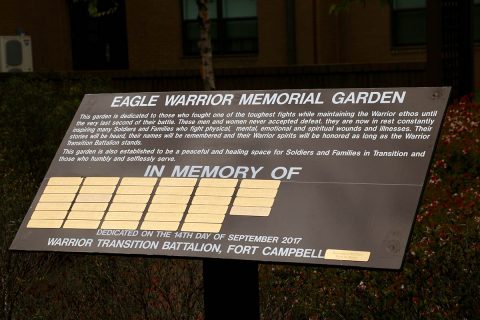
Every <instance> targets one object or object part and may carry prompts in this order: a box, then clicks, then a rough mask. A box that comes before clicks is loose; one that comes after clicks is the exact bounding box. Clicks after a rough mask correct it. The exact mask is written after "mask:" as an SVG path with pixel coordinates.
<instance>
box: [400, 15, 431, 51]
mask: <svg viewBox="0 0 480 320" xmlns="http://www.w3.org/2000/svg"><path fill="white" fill-rule="evenodd" d="M426 24H427V23H426V15H425V10H402V11H394V12H393V45H394V46H402V45H422V44H425V43H426V36H427V33H426V27H427V26H426Z"/></svg>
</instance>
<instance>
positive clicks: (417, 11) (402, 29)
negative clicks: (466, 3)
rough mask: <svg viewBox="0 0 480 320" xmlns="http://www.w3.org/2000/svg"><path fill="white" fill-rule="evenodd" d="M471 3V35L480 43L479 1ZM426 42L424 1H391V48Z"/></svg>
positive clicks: (475, 0)
mask: <svg viewBox="0 0 480 320" xmlns="http://www.w3.org/2000/svg"><path fill="white" fill-rule="evenodd" d="M473 3H474V11H473V35H474V39H475V42H480V0H474V1H473ZM426 42H427V15H426V0H393V1H392V44H393V46H394V47H400V46H415V45H425V43H426Z"/></svg>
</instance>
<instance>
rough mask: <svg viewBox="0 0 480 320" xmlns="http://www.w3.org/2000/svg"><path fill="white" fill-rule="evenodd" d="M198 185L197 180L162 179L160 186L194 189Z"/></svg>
mask: <svg viewBox="0 0 480 320" xmlns="http://www.w3.org/2000/svg"><path fill="white" fill-rule="evenodd" d="M196 183H197V179H196V178H161V179H160V183H159V184H158V185H159V186H172V187H193V186H195V184H196Z"/></svg>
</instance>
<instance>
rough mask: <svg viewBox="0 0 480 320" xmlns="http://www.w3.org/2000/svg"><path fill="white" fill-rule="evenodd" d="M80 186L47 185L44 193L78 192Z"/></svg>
mask: <svg viewBox="0 0 480 320" xmlns="http://www.w3.org/2000/svg"><path fill="white" fill-rule="evenodd" d="M78 188H79V186H46V187H45V190H44V191H43V193H44V194H45V193H77V191H78Z"/></svg>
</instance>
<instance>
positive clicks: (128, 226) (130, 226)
mask: <svg viewBox="0 0 480 320" xmlns="http://www.w3.org/2000/svg"><path fill="white" fill-rule="evenodd" d="M137 226H138V220H135V221H125V220H121V221H114V220H108V221H103V223H102V227H101V229H123V230H134V229H137Z"/></svg>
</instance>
